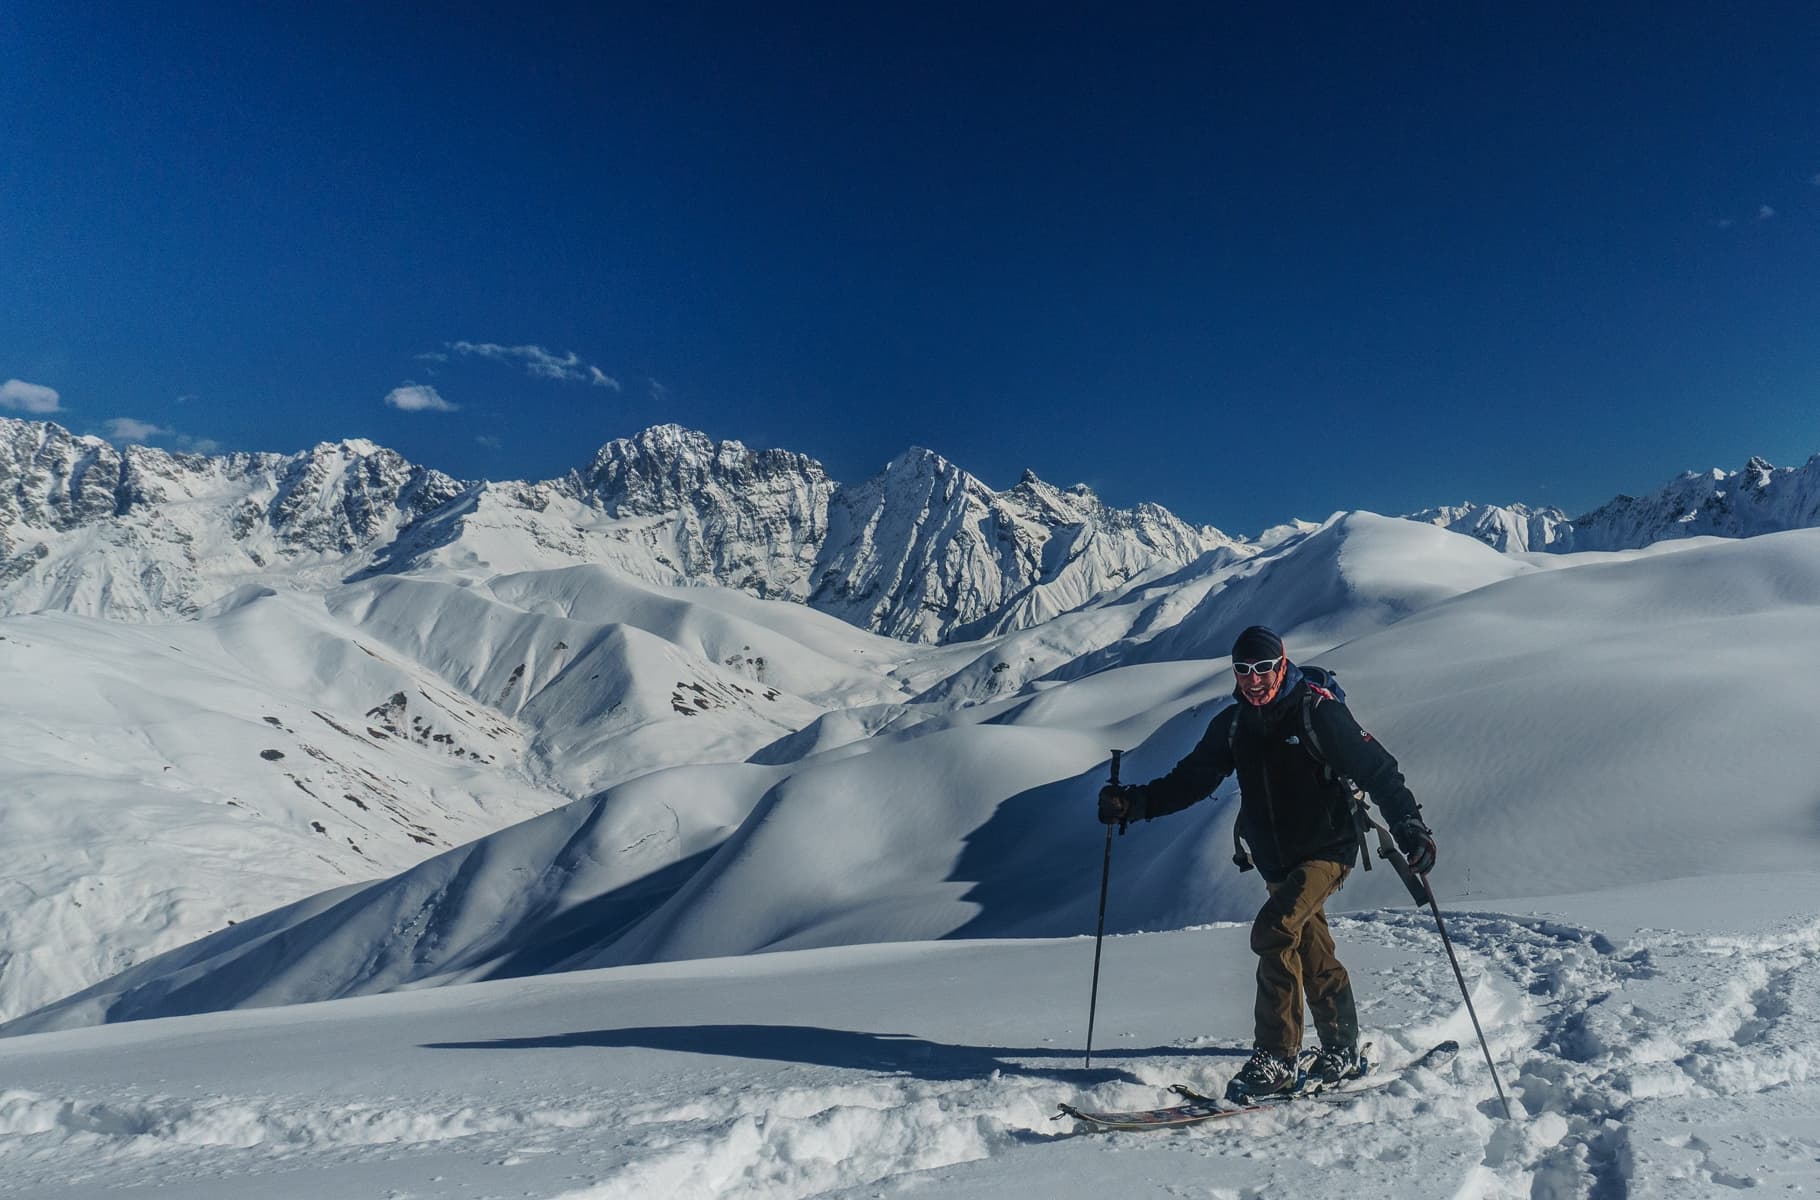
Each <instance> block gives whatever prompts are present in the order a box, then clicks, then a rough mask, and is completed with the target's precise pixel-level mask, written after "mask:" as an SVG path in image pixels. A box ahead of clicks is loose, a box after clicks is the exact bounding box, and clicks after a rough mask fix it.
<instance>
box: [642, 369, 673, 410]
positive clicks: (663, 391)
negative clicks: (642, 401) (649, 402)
mask: <svg viewBox="0 0 1820 1200" xmlns="http://www.w3.org/2000/svg"><path fill="white" fill-rule="evenodd" d="M645 382H646V383H648V384H650V385H651V399H653V400H655V401H657V402H658V403H660V404H661V403H663V402H664V401H665V400H668V399H669V398H670V389H669V388H667V387H665V386H664V385H663V384H661V383H659V382H657V380H655V379H652V378H651V377H650V376H648V375H647V376H646V377H645Z"/></svg>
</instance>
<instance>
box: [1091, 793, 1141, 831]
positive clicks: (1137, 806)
mask: <svg viewBox="0 0 1820 1200" xmlns="http://www.w3.org/2000/svg"><path fill="white" fill-rule="evenodd" d="M1143 817H1144V793H1142V792H1140V791H1138V790H1137V789H1136V788H1130V787H1121V786H1120V785H1118V784H1116V783H1109V784H1107V785H1106V786H1105V787H1103V788H1101V789H1100V823H1101V824H1104V825H1117V824H1119V823H1120V822H1123V821H1139V820H1142V819H1143Z"/></svg>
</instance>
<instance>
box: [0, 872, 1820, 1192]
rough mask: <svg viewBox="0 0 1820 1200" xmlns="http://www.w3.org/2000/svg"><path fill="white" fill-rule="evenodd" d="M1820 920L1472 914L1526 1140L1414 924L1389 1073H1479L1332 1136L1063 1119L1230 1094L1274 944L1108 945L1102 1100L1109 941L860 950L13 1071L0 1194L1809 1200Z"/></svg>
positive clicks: (57, 1037) (1216, 935)
mask: <svg viewBox="0 0 1820 1200" xmlns="http://www.w3.org/2000/svg"><path fill="white" fill-rule="evenodd" d="M1127 841H1129V839H1127ZM1120 848H1121V849H1123V848H1124V847H1120ZM1118 865H1119V863H1118V859H1117V857H1116V855H1115V871H1116V869H1117V866H1118ZM1817 888H1820V876H1816V875H1813V874H1808V873H1798V874H1771V875H1750V876H1729V877H1719V876H1709V877H1704V878H1701V879H1696V880H1678V881H1667V882H1663V883H1659V884H1655V885H1650V886H1648V887H1645V888H1639V889H1622V890H1616V891H1606V892H1595V893H1587V894H1581V895H1575V896H1570V897H1550V898H1547V899H1546V900H1540V901H1537V900H1521V899H1517V900H1506V901H1501V902H1498V903H1496V904H1483V905H1474V906H1472V907H1470V908H1463V909H1462V908H1452V907H1451V906H1450V913H1449V917H1450V920H1449V925H1450V932H1451V933H1452V934H1453V936H1454V939H1455V941H1456V944H1457V945H1458V947H1459V949H1460V952H1461V955H1462V958H1463V960H1464V963H1465V968H1466V971H1467V973H1468V977H1469V979H1470V980H1471V981H1472V983H1473V988H1474V994H1475V1002H1476V1003H1477V1005H1478V1008H1479V1011H1480V1015H1481V1017H1482V1018H1483V1019H1484V1021H1485V1023H1486V1026H1487V1030H1488V1032H1489V1034H1490V1036H1491V1039H1492V1047H1493V1053H1494V1054H1495V1056H1496V1057H1497V1060H1498V1064H1499V1069H1500V1071H1501V1072H1502V1073H1503V1077H1504V1079H1505V1082H1506V1086H1507V1088H1509V1089H1510V1091H1511V1092H1512V1095H1513V1100H1514V1101H1515V1102H1516V1103H1517V1104H1518V1105H1519V1106H1520V1118H1519V1120H1517V1121H1516V1122H1514V1123H1512V1122H1506V1121H1504V1120H1503V1119H1502V1117H1501V1116H1499V1115H1498V1111H1497V1101H1496V1099H1495V1097H1494V1095H1493V1092H1492V1088H1491V1085H1490V1080H1489V1078H1488V1076H1487V1074H1486V1071H1485V1065H1484V1063H1483V1061H1482V1060H1481V1058H1480V1056H1479V1054H1478V1051H1477V1048H1476V1045H1475V1044H1474V1043H1473V1042H1472V1035H1471V1031H1470V1027H1469V1026H1468V1024H1467V1022H1466V1019H1465V1016H1464V1011H1463V1008H1462V1006H1461V1003H1460V999H1459V994H1458V991H1457V990H1456V988H1455V985H1454V983H1453V979H1452V976H1451V974H1450V973H1449V971H1448V969H1447V967H1446V964H1445V961H1444V959H1443V958H1442V956H1441V955H1440V953H1439V950H1438V943H1437V939H1436V937H1435V934H1434V931H1433V926H1432V923H1430V922H1429V921H1428V919H1427V917H1426V916H1425V915H1424V914H1420V913H1415V912H1411V911H1409V910H1408V909H1406V908H1405V909H1403V910H1374V911H1370V912H1365V913H1358V914H1354V915H1351V916H1346V917H1340V918H1337V919H1336V922H1335V928H1336V936H1337V938H1338V939H1339V941H1340V944H1341V946H1342V948H1343V951H1344V953H1345V955H1346V957H1347V959H1348V961H1349V965H1350V966H1351V968H1352V970H1353V972H1354V974H1355V977H1356V978H1357V980H1358V986H1359V993H1360V998H1361V1004H1362V1012H1361V1017H1362V1020H1363V1023H1364V1026H1365V1029H1366V1036H1367V1037H1368V1038H1370V1039H1371V1040H1372V1041H1373V1042H1374V1044H1375V1045H1376V1046H1377V1047H1378V1049H1379V1052H1380V1053H1381V1054H1383V1055H1384V1056H1385V1058H1386V1059H1387V1060H1388V1061H1389V1063H1390V1064H1391V1065H1393V1066H1394V1065H1396V1064H1398V1063H1400V1062H1405V1061H1408V1060H1409V1059H1412V1058H1414V1057H1416V1056H1417V1055H1418V1054H1419V1053H1420V1052H1421V1050H1422V1049H1424V1048H1426V1046H1427V1045H1430V1044H1432V1043H1433V1042H1434V1041H1436V1040H1439V1039H1441V1038H1444V1037H1456V1038H1461V1039H1463V1048H1462V1053H1461V1054H1460V1055H1459V1056H1458V1057H1457V1058H1456V1059H1455V1060H1454V1062H1453V1063H1452V1064H1450V1065H1448V1066H1446V1067H1444V1068H1443V1069H1441V1070H1439V1071H1435V1072H1423V1073H1418V1074H1415V1075H1412V1076H1409V1077H1407V1078H1404V1079H1402V1080H1400V1081H1398V1082H1396V1083H1394V1084H1392V1085H1391V1086H1390V1087H1389V1088H1386V1089H1383V1090H1380V1091H1377V1092H1373V1093H1370V1094H1367V1095H1363V1096H1360V1097H1358V1098H1356V1099H1354V1100H1351V1101H1348V1102H1344V1103H1341V1104H1337V1105H1322V1106H1312V1105H1311V1106H1309V1107H1307V1108H1289V1109H1282V1110H1278V1111H1276V1112H1271V1113H1261V1114H1255V1115H1251V1116H1246V1117H1240V1118H1236V1119H1232V1120H1229V1121H1226V1122H1222V1123H1219V1124H1217V1125H1212V1126H1203V1127H1199V1128H1193V1129H1187V1130H1182V1131H1178V1132H1173V1133H1163V1134H1123V1133H1114V1134H1081V1135H1077V1134H1075V1133H1074V1132H1073V1129H1072V1122H1069V1121H1052V1120H1051V1119H1050V1118H1051V1116H1052V1115H1053V1113H1054V1112H1055V1105H1056V1104H1057V1103H1059V1102H1061V1101H1062V1100H1067V1101H1069V1102H1070V1103H1081V1104H1093V1105H1101V1106H1107V1107H1114V1106H1127V1107H1128V1106H1133V1105H1139V1104H1144V1105H1148V1104H1154V1103H1156V1102H1157V1101H1158V1099H1159V1097H1160V1095H1161V1094H1162V1089H1163V1088H1164V1087H1165V1086H1166V1085H1167V1084H1168V1083H1170V1082H1176V1081H1185V1082H1188V1083H1190V1084H1191V1085H1194V1086H1197V1087H1199V1088H1203V1089H1206V1088H1217V1087H1218V1086H1219V1085H1220V1083H1221V1082H1222V1081H1223V1080H1224V1079H1225V1078H1226V1077H1227V1076H1228V1075H1230V1074H1231V1072H1232V1071H1233V1070H1234V1069H1236V1067H1237V1066H1238V1064H1239V1063H1240V1062H1241V1061H1242V1059H1243V1055H1244V1053H1245V1047H1246V1045H1247V1043H1248V1041H1249V1009H1250V1004H1249V998H1250V988H1251V980H1250V972H1249V970H1247V969H1244V967H1243V964H1244V963H1245V962H1246V960H1247V959H1248V958H1249V951H1248V950H1247V948H1246V946H1245V938H1246V930H1245V928H1244V927H1243V926H1239V925H1212V926H1205V927H1199V928H1190V929H1183V930H1177V931H1172V932H1158V933H1149V934H1140V935H1126V936H1115V937H1112V938H1109V939H1108V941H1107V943H1106V945H1105V950H1104V962H1103V974H1102V980H1101V991H1100V1001H1099V1014H1098V1027H1097V1029H1096V1041H1097V1043H1098V1045H1097V1046H1096V1048H1095V1054H1094V1066H1093V1068H1092V1069H1091V1070H1087V1069H1083V1067H1082V1060H1081V1051H1082V1048H1083V1047H1082V1041H1083V1037H1084V1027H1085V1022H1086V1007H1087V1004H1086V1001H1087V995H1086V992H1087V985H1088V982H1089V972H1090V967H1091V959H1092V952H1093V946H1092V939H1091V938H1085V937H1073V938H1064V939H1053V940H1043V939H1030V940H1013V941H1002V940H984V941H980V940H971V941H945V942H915V943H898V944H892V945H865V946H847V947H836V948H827V949H818V950H806V951H794V952H784V953H777V954H767V955H760V956H745V957H740V958H730V959H727V958H722V959H695V960H689V961H685V962H676V963H661V964H649V965H641V966H626V967H619V968H614V969H609V970H600V971H580V972H569V973H564V974H558V975H545V976H536V977H530V978H523V979H514V980H505V981H498V982H493V983H477V984H464V985H460V986H451V987H443V988H436V989H431V990H424V991H409V992H403V993H396V994H392V995H386V996H375V997H368V998H362V999H354V1000H343V1001H337V1002H334V1003H329V1004H315V1005H303V1006H296V1007H288V1008H269V1009H260V1010H255V1011H249V1012H238V1013H220V1014H211V1015H208V1016H201V1017H187V1018H176V1019H168V1020H161V1021H148V1022H134V1023H129V1024H123V1025H111V1026H102V1027H97V1028H89V1029H80V1030H74V1031H70V1032H65V1033H56V1034H44V1035H39V1036H35V1037H27V1038H14V1039H8V1040H5V1041H0V1077H3V1078H4V1079H5V1081H6V1082H5V1084H4V1085H3V1086H0V1166H3V1167H4V1169H3V1170H0V1195H20V1196H33V1197H44V1198H46V1200H59V1198H72V1200H73V1198H76V1197H98V1196H104V1195H120V1194H133V1195H160V1196H162V1195H169V1196H184V1197H197V1198H205V1197H228V1196H244V1195H250V1194H258V1195H261V1196H270V1197H274V1198H276V1200H286V1198H288V1197H319V1196H325V1195H347V1196H388V1195H394V1196H451V1197H470V1196H471V1197H480V1196H501V1195H514V1196H542V1197H558V1196H562V1197H590V1198H601V1197H648V1196H657V1195H662V1196H677V1197H707V1196H765V1197H803V1196H837V1197H860V1196H876V1195H884V1196H897V1195H941V1196H993V1195H1007V1194H1012V1195H1047V1196H1055V1197H1059V1198H1062V1200H1070V1198H1073V1197H1082V1198H1085V1197H1098V1196H1104V1195H1108V1194H1111V1195H1132V1196H1152V1195H1154V1196H1165V1195H1180V1194H1199V1195H1230V1196H1240V1195H1298V1196H1308V1197H1315V1198H1327V1197H1333V1198H1338V1197H1347V1196H1361V1195H1363V1196H1410V1197H1425V1196H1432V1197H1451V1196H1460V1195H1466V1196H1488V1197H1520V1196H1573V1195H1602V1194H1612V1195H1621V1194H1630V1195H1647V1196H1671V1197H1672V1196H1690V1197H1691V1196H1705V1195H1712V1194H1714V1193H1715V1191H1716V1190H1718V1189H1720V1188H1723V1187H1726V1186H1728V1185H1729V1186H1748V1185H1752V1184H1754V1185H1755V1186H1773V1187H1775V1188H1777V1189H1778V1190H1794V1189H1795V1188H1806V1189H1812V1188H1814V1187H1817V1186H1820V1133H1817V1132H1816V1129H1817V1128H1820V1126H1816V1125H1815V1123H1814V1121H1813V1114H1814V1112H1815V1106H1816V1103H1817V1102H1820V1082H1817V1081H1816V1076H1815V1068H1816V1065H1820V1036H1816V1035H1817V1034H1820V1028H1816V1026H1817V1024H1820V1015H1816V1014H1817V1012H1820V1009H1817V1008H1816V1006H1815V1005H1813V1003H1812V1000H1813V999H1814V998H1815V996H1816V989H1820V918H1817V917H1816V915H1815V911H1814V906H1813V904H1812V899H1811V898H1812V897H1813V896H1814V895H1816V894H1817V892H1816V889H1817ZM1119 895H1120V893H1118V892H1117V891H1116V890H1115V903H1116V902H1117V897H1118V896H1119ZM1802 897H1806V898H1807V899H1806V900H1805V901H1804V900H1803V899H1801V898H1802ZM1643 918H1650V920H1651V923H1643V924H1640V923H1639V921H1640V920H1641V919H1643ZM129 1189H130V1190H129Z"/></svg>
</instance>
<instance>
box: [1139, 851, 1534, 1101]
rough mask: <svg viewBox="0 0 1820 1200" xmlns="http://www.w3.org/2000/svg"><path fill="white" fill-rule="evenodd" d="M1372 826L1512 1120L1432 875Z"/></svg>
mask: <svg viewBox="0 0 1820 1200" xmlns="http://www.w3.org/2000/svg"><path fill="white" fill-rule="evenodd" d="M1367 819H1369V818H1367ZM1371 823H1372V825H1373V827H1375V828H1376V829H1377V831H1378V857H1379V858H1383V859H1388V860H1389V861H1390V865H1391V866H1393V867H1395V868H1396V871H1397V875H1398V876H1399V877H1400V878H1401V879H1402V880H1403V886H1404V887H1406V888H1408V889H1409V895H1410V897H1411V898H1412V899H1414V900H1415V902H1416V903H1417V904H1418V905H1420V904H1426V905H1428V911H1429V912H1430V913H1432V914H1434V919H1435V928H1436V929H1438V930H1440V931H1441V945H1442V946H1444V947H1446V949H1447V961H1448V963H1450V964H1451V965H1452V966H1453V977H1454V978H1455V979H1456V980H1458V981H1459V984H1460V997H1461V999H1463V1000H1465V1001H1466V1015H1467V1016H1469V1017H1471V1018H1472V1031H1473V1032H1474V1033H1476V1034H1478V1035H1479V1049H1480V1050H1482V1051H1484V1053H1485V1069H1486V1070H1488V1071H1490V1072H1491V1085H1492V1086H1493V1087H1495V1088H1496V1089H1498V1103H1500V1104H1502V1105H1503V1106H1504V1119H1505V1120H1507V1121H1508V1120H1511V1119H1512V1118H1511V1115H1510V1099H1509V1098H1508V1097H1506V1096H1505V1095H1504V1082H1503V1080H1501V1079H1499V1078H1498V1068H1497V1064H1495V1063H1493V1062H1492V1060H1491V1043H1489V1042H1487V1041H1486V1040H1485V1030H1484V1029H1482V1028H1481V1027H1480V1026H1479V1013H1478V1010H1476V1009H1475V1008H1473V1006H1472V992H1471V991H1470V990H1469V989H1468V988H1467V986H1466V973H1465V972H1464V971H1462V970H1460V960H1459V957H1458V956H1457V955H1455V954H1454V952H1453V939H1452V938H1450V937H1448V936H1447V922H1445V921H1443V920H1442V919H1441V905H1440V903H1439V902H1438V901H1436V900H1435V890H1434V888H1432V887H1430V886H1429V884H1428V876H1426V875H1418V874H1416V873H1415V872H1414V871H1412V870H1410V869H1409V860H1408V859H1406V858H1404V857H1403V852H1402V851H1401V850H1398V849H1397V847H1396V843H1395V842H1393V841H1391V839H1390V830H1388V829H1386V828H1384V826H1382V825H1380V824H1379V823H1378V822H1376V821H1372V822H1371ZM1108 832H1111V831H1110V830H1108Z"/></svg>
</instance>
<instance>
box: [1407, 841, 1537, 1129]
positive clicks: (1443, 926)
mask: <svg viewBox="0 0 1820 1200" xmlns="http://www.w3.org/2000/svg"><path fill="white" fill-rule="evenodd" d="M1405 869H1407V867H1405ZM1416 878H1418V879H1420V880H1421V881H1422V890H1423V891H1425V892H1427V893H1428V911H1429V912H1431V913H1433V914H1434V918H1435V928H1436V929H1439V930H1440V931H1441V945H1443V946H1445V947H1447V961H1448V962H1450V963H1452V964H1453V977H1454V978H1455V979H1457V980H1459V981H1460V995H1461V997H1462V998H1464V999H1465V1001H1466V1015H1467V1016H1469V1017H1471V1018H1472V1031H1473V1032H1474V1033H1476V1034H1478V1035H1479V1049H1481V1050H1483V1051H1484V1052H1485V1069H1486V1070H1488V1071H1490V1072H1491V1083H1492V1086H1493V1087H1495V1088H1497V1089H1498V1103H1500V1104H1502V1105H1503V1106H1504V1119H1505V1120H1506V1121H1508V1120H1510V1119H1511V1116H1510V1101H1509V1099H1507V1098H1506V1097H1505V1095H1504V1083H1503V1081H1502V1080H1500V1079H1499V1078H1498V1068H1497V1067H1496V1066H1495V1065H1494V1064H1493V1063H1492V1061H1491V1045H1490V1044H1489V1043H1488V1042H1486V1040H1485V1031H1484V1030H1483V1029H1480V1028H1479V1014H1478V1013H1477V1012H1475V1011H1473V1007H1472V993H1471V992H1469V991H1467V990H1466V975H1465V973H1464V972H1462V971H1461V970H1460V960H1459V959H1458V958H1456V957H1454V952H1453V939H1452V938H1450V937H1448V936H1447V922H1445V921H1443V920H1441V906H1440V905H1439V904H1438V903H1436V902H1435V890H1434V888H1432V887H1430V886H1429V884H1428V876H1426V875H1418V876H1416Z"/></svg>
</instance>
